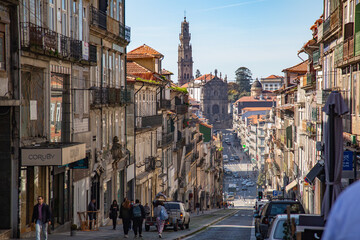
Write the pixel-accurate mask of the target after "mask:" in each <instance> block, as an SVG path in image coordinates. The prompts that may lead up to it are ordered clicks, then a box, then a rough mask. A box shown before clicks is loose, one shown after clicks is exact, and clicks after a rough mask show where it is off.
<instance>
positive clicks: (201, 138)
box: [196, 135, 203, 143]
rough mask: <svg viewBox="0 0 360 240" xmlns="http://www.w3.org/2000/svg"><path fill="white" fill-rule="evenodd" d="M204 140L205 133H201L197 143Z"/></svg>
mask: <svg viewBox="0 0 360 240" xmlns="http://www.w3.org/2000/svg"><path fill="white" fill-rule="evenodd" d="M202 140H203V135H200V136H199V137H198V139H197V141H196V143H199V142H201V141H202Z"/></svg>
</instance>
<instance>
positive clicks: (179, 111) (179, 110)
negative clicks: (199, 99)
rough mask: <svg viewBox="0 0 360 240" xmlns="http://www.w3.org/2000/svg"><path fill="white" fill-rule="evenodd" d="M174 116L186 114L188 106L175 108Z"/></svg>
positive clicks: (182, 105)
mask: <svg viewBox="0 0 360 240" xmlns="http://www.w3.org/2000/svg"><path fill="white" fill-rule="evenodd" d="M175 110H176V114H181V115H183V114H186V113H187V112H188V105H186V104H180V105H176V106H175Z"/></svg>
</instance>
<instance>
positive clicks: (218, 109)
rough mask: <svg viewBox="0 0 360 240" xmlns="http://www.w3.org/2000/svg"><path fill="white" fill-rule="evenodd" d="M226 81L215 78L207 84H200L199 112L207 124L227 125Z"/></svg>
mask: <svg viewBox="0 0 360 240" xmlns="http://www.w3.org/2000/svg"><path fill="white" fill-rule="evenodd" d="M227 91H228V89H227V83H226V80H225V81H224V80H222V79H221V78H219V77H218V76H217V70H215V77H214V78H212V79H211V80H210V81H208V82H204V83H202V90H201V103H200V105H201V110H202V112H203V114H204V116H205V117H206V118H207V119H208V120H209V123H211V124H216V125H222V126H224V125H226V126H227V125H228V122H229V119H230V117H229V114H228V95H227Z"/></svg>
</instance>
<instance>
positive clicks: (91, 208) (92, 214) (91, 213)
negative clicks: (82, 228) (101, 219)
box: [88, 198, 97, 230]
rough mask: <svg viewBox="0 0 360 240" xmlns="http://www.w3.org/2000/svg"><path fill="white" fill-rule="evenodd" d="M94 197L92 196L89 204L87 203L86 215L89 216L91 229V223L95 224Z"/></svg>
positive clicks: (90, 227)
mask: <svg viewBox="0 0 360 240" xmlns="http://www.w3.org/2000/svg"><path fill="white" fill-rule="evenodd" d="M95 203H96V199H95V198H92V199H91V201H90V203H89V205H88V216H89V220H90V221H89V229H90V230H91V229H92V224H93V223H94V226H95V220H96V211H97V209H96V205H95Z"/></svg>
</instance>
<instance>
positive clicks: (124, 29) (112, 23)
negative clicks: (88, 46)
mask: <svg viewBox="0 0 360 240" xmlns="http://www.w3.org/2000/svg"><path fill="white" fill-rule="evenodd" d="M90 24H91V25H92V26H95V27H97V28H100V29H101V30H105V31H106V32H107V33H111V34H113V35H115V36H117V37H120V38H122V39H124V40H126V41H127V42H130V31H131V29H130V27H128V26H126V25H125V24H123V23H121V22H119V21H118V20H116V19H114V18H112V17H110V16H108V15H107V14H106V13H105V12H103V11H101V10H99V9H97V8H96V7H94V6H91V8H90Z"/></svg>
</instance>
